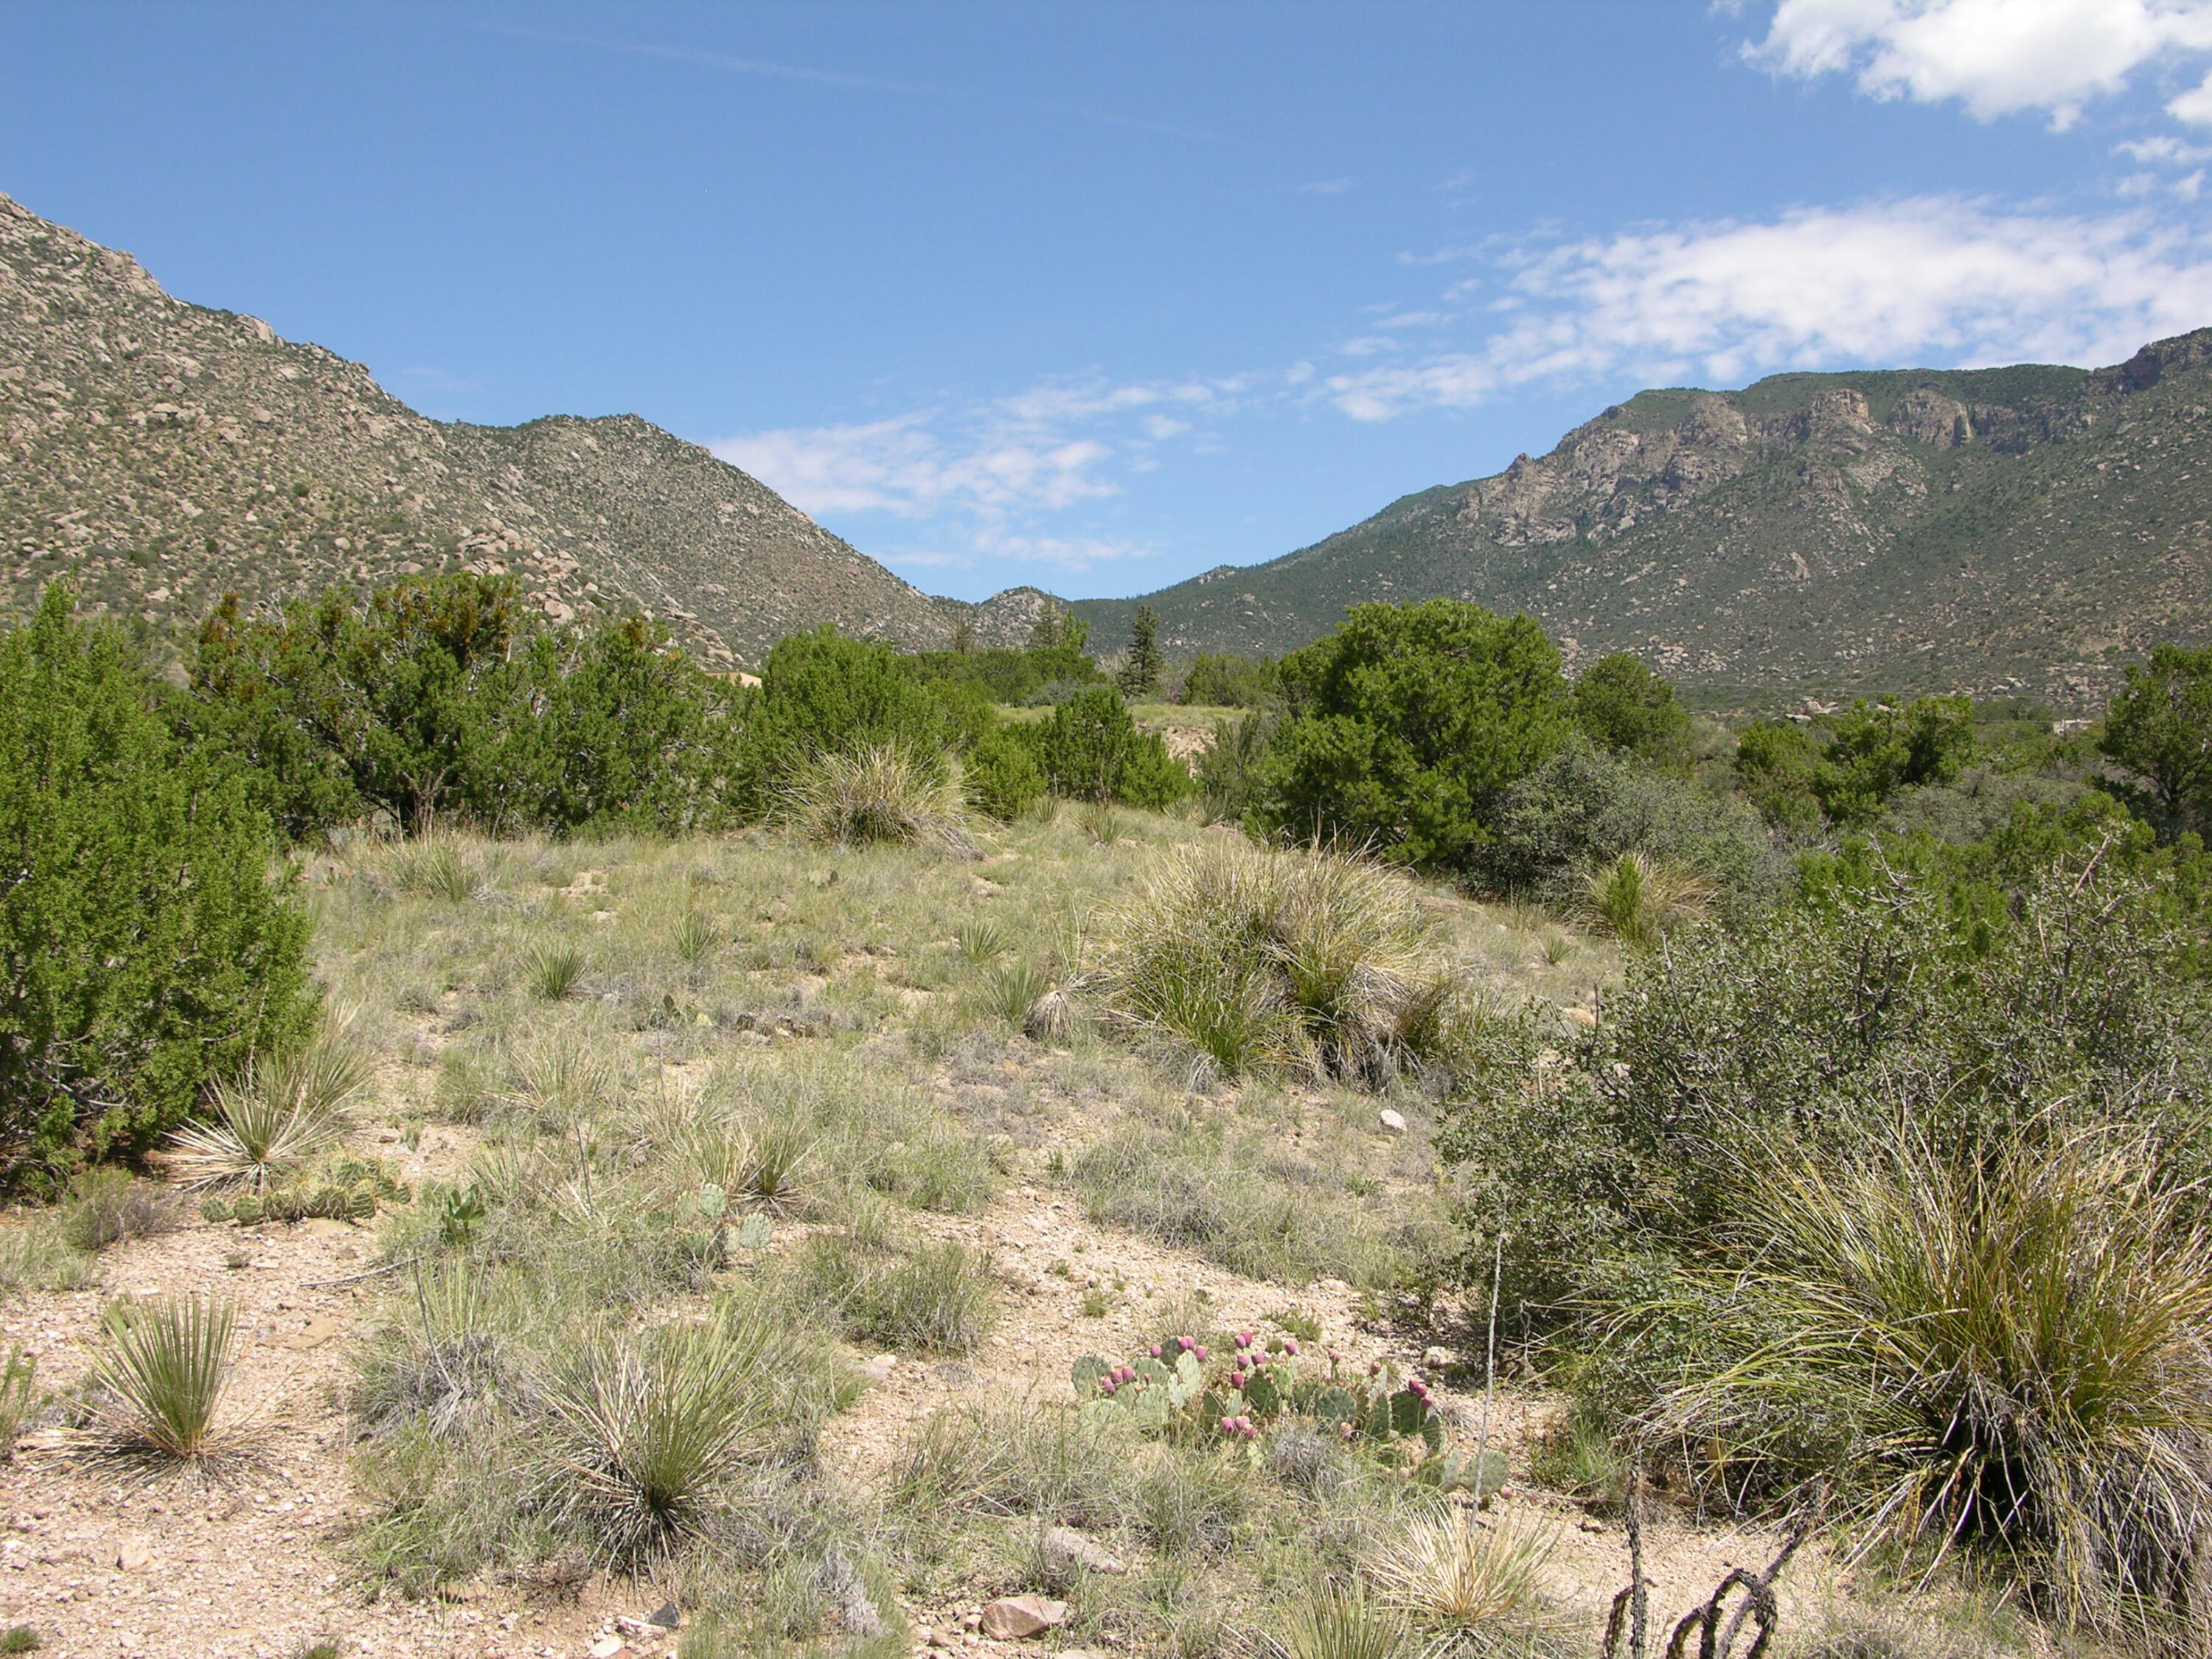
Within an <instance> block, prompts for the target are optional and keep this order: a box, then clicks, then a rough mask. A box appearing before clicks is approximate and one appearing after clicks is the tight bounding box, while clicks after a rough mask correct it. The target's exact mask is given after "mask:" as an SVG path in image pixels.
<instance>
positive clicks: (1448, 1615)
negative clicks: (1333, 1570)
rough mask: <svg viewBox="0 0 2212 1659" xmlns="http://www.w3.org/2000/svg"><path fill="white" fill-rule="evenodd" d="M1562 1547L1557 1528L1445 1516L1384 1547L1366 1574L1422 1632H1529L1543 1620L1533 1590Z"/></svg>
mask: <svg viewBox="0 0 2212 1659" xmlns="http://www.w3.org/2000/svg"><path fill="white" fill-rule="evenodd" d="M1557 1547H1559V1528H1557V1527H1556V1526H1547V1525H1546V1524H1544V1523H1542V1522H1536V1521H1530V1520H1527V1519H1524V1518H1520V1517H1517V1516H1516V1517H1514V1518H1510V1519H1499V1520H1485V1519H1483V1518H1481V1517H1480V1516H1477V1515H1476V1514H1475V1512H1474V1510H1471V1509H1446V1510H1438V1511H1437V1512H1436V1513H1434V1514H1431V1515H1429V1516H1424V1517H1422V1518H1420V1519H1419V1520H1416V1521H1414V1522H1411V1523H1410V1524H1408V1525H1407V1527H1406V1528H1404V1530H1403V1531H1401V1532H1400V1533H1399V1534H1396V1535H1395V1536H1394V1537H1392V1538H1390V1539H1389V1540H1388V1541H1385V1542H1384V1544H1383V1546H1382V1547H1380V1548H1379V1549H1378V1550H1376V1553H1375V1554H1374V1556H1373V1557H1372V1558H1371V1559H1370V1562H1369V1571H1370V1574H1371V1575H1372V1576H1373V1577H1374V1579H1375V1582H1376V1585H1377V1586H1378V1587H1379V1589H1380V1591H1381V1594H1382V1597H1383V1601H1385V1603H1387V1604H1388V1605H1389V1606H1390V1607H1394V1608H1396V1609H1397V1610H1399V1611H1400V1612H1401V1613H1404V1614H1406V1615H1407V1617H1409V1618H1411V1619H1413V1620H1415V1621H1416V1622H1417V1623H1419V1624H1420V1625H1422V1626H1426V1627H1429V1628H1432V1629H1443V1630H1450V1631H1456V1632H1484V1631H1494V1630H1499V1629H1504V1628H1516V1629H1526V1628H1528V1627H1529V1626H1533V1625H1534V1624H1535V1623H1536V1622H1537V1620H1538V1619H1539V1617H1540V1616H1541V1611H1542V1609H1541V1601H1540V1598H1539V1595H1538V1583H1539V1580H1540V1577H1541V1574H1542V1572H1543V1570H1544V1564H1545V1563H1546V1562H1547V1561H1548V1560H1550V1559H1551V1558H1552V1552H1553V1550H1554V1549H1556V1548H1557Z"/></svg>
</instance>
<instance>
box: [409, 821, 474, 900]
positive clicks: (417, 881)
mask: <svg viewBox="0 0 2212 1659" xmlns="http://www.w3.org/2000/svg"><path fill="white" fill-rule="evenodd" d="M390 867H391V871H392V882H393V884H395V885H396V886H398V889H399V890H400V891H402V892H404V893H423V894H427V895H428V896H430V897H433V898H440V899H443V900H445V901H446V902H447V903H449V904H459V903H462V902H465V901H466V900H467V899H469V898H470V897H471V896H472V895H473V894H474V893H475V892H476V890H477V874H476V872H475V871H474V870H472V869H471V867H470V865H469V857H468V854H467V853H466V851H465V849H464V848H462V846H461V843H460V842H459V841H458V840H457V839H455V838H454V837H453V836H450V835H445V834H441V833H438V832H435V831H434V832H432V833H430V834H428V835H423V836H416V837H415V838H414V839H412V840H410V841H406V842H401V843H400V844H399V846H398V848H395V849H394V850H393V852H392V859H391V866H390Z"/></svg>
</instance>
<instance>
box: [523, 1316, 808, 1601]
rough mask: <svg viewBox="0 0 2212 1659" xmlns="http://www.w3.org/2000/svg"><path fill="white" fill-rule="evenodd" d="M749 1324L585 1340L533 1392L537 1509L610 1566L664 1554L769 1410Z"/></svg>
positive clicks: (747, 1457)
mask: <svg viewBox="0 0 2212 1659" xmlns="http://www.w3.org/2000/svg"><path fill="white" fill-rule="evenodd" d="M769 1346H770V1338H769V1334H768V1332H767V1330H766V1329H765V1328H764V1327H763V1325H762V1324H760V1323H759V1322H756V1321H732V1320H727V1319H726V1320H724V1321H721V1322H717V1323H715V1324H711V1325H705V1326H698V1325H664V1326H661V1327H659V1328H657V1329H654V1330H650V1331H647V1332H645V1333H643V1334H640V1335H635V1336H623V1337H620V1338H617V1339H615V1340H611V1341H605V1342H600V1343H594V1344H591V1345H589V1346H586V1347H584V1348H583V1350H582V1351H581V1352H580V1353H578V1354H577V1355H576V1357H575V1358H574V1359H573V1360H572V1361H571V1362H569V1364H567V1365H566V1366H565V1367H564V1368H562V1370H558V1371H556V1373H555V1374H554V1375H553V1376H550V1377H549V1378H548V1379H547V1380H546V1382H545V1383H544V1388H543V1390H542V1392H541V1395H540V1398H541V1401H542V1403H543V1406H544V1417H543V1419H542V1423H541V1425H540V1427H539V1429H538V1468H537V1473H538V1480H539V1482H540V1484H541V1486H542V1487H543V1489H544V1494H545V1501H546V1504H547V1507H548V1509H549V1510H550V1511H551V1513H553V1514H554V1515H556V1516H559V1517H560V1518H561V1519H562V1520H563V1521H566V1522H569V1523H570V1524H573V1525H577V1526H579V1527H580V1528H581V1529H582V1530H584V1531H585V1532H586V1534H587V1535H588V1536H589V1538H590V1539H591V1541H592V1543H593V1544H594V1545H595V1546H596V1547H597V1549H598V1550H599V1553H601V1554H602V1556H603V1557H605V1559H608V1560H609V1561H610V1562H611V1563H614V1564H617V1565H624V1566H636V1565H645V1564H649V1563H651V1562H653V1561H654V1560H657V1559H661V1558H663V1557H665V1554H666V1553H667V1552H668V1551H669V1550H670V1549H671V1547H674V1546H675V1545H676V1544H678V1543H679V1542H681V1541H683V1540H684V1538H685V1537H686V1536H688V1535H690V1534H694V1533H696V1531H697V1530H698V1529H699V1528H701V1527H702V1526H703V1525H704V1524H706V1522H708V1520H709V1518H710V1517H711V1516H713V1514H714V1510H715V1507H716V1504H717V1500H718V1499H719V1498H721V1497H722V1496H723V1495H724V1494H725V1493H726V1492H727V1491H728V1490H729V1488H730V1487H731V1486H732V1484H733V1483H734V1481H735V1480H737V1479H738V1476H739V1475H740V1474H743V1472H744V1469H745V1468H746V1467H747V1465H748V1464H749V1463H750V1462H753V1461H754V1460H755V1459H756V1458H757V1456H758V1455H759V1454H760V1452H761V1451H762V1450H763V1449H764V1446H765V1444H766V1442H767V1438H768V1431H769V1429H770V1427H771V1425H773V1424H774V1422H775V1416H776V1411H777V1407H776V1401H775V1398H774V1395H773V1392H772V1389H770V1387H769V1385H768V1383H767V1377H768V1376H769V1373H768V1371H767V1370H766V1368H765V1367H764V1366H763V1364H762V1358H763V1353H764V1352H765V1351H766V1350H767V1349H768V1348H769Z"/></svg>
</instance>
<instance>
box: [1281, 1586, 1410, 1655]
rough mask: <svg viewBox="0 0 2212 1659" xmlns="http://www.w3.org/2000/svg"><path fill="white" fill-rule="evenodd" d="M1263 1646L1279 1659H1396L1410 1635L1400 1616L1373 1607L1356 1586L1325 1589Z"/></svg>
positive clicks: (1362, 1591)
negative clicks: (1270, 1649)
mask: <svg viewBox="0 0 2212 1659" xmlns="http://www.w3.org/2000/svg"><path fill="white" fill-rule="evenodd" d="M1267 1645H1268V1646H1269V1647H1271V1648H1272V1649H1273V1650H1274V1651H1275V1653H1276V1654H1277V1655H1279V1659H1398V1656H1399V1655H1401V1654H1403V1653H1405V1652H1406V1651H1407V1650H1409V1649H1410V1648H1412V1646H1413V1630H1412V1628H1411V1626H1408V1625H1407V1622H1406V1619H1405V1615H1404V1614H1403V1613H1400V1612H1398V1611H1397V1610H1396V1609H1395V1608H1393V1607H1380V1606H1377V1605H1376V1603H1375V1602H1373V1601H1370V1600H1369V1599H1368V1596H1367V1592H1366V1591H1365V1590H1364V1589H1361V1588H1360V1586H1359V1585H1358V1584H1357V1583H1352V1584H1328V1585H1325V1586H1323V1587H1322V1589H1321V1590H1320V1591H1318V1592H1317V1593H1316V1595H1314V1596H1313V1598H1312V1599H1311V1600H1310V1601H1307V1602H1306V1603H1305V1604H1304V1606H1302V1607H1299V1608H1298V1610H1297V1612H1296V1613H1292V1614H1291V1617H1290V1619H1289V1620H1288V1621H1287V1622H1286V1623H1285V1627H1284V1631H1283V1633H1282V1635H1281V1636H1279V1637H1277V1638H1273V1639H1271V1640H1270V1641H1269V1643H1268V1644H1267Z"/></svg>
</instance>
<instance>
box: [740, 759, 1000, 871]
mask: <svg viewBox="0 0 2212 1659" xmlns="http://www.w3.org/2000/svg"><path fill="white" fill-rule="evenodd" d="M783 813H784V817H786V818H787V820H788V821H789V822H790V823H792V824H793V825H794V826H795V827H796V828H797V829H799V831H800V833H801V834H803V835H805V836H808V837H809V838H811V839H812V840H814V841H818V842H835V843H836V845H838V846H841V847H849V846H856V845H866V844H868V843H871V842H894V843H898V844H901V845H908V846H934V847H941V848H945V849H947V850H948V851H951V852H956V853H961V854H970V853H973V852H975V841H974V839H973V838H972V837H971V836H969V832H968V825H969V818H968V806H967V798H966V796H965V795H964V794H963V793H962V791H961V787H960V780H959V779H958V778H957V777H956V776H954V775H952V774H951V772H949V771H947V770H945V769H943V768H942V767H940V766H939V765H938V764H936V763H933V761H931V760H928V759H925V758H924V757H920V756H917V755H915V753H914V752H913V751H911V750H908V749H904V748H902V747H899V746H898V745H896V744H884V745H878V746H872V747H868V748H864V749H860V750H854V751H853V752H852V753H850V754H833V755H823V756H821V757H817V759H816V760H815V761H814V762H813V763H811V764H810V765H809V766H807V767H806V768H805V769H804V770H802V771H801V772H800V773H799V776H798V777H797V778H796V779H795V780H794V781H793V782H792V783H791V784H790V785H789V787H787V789H786V790H785V792H784V797H783Z"/></svg>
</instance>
